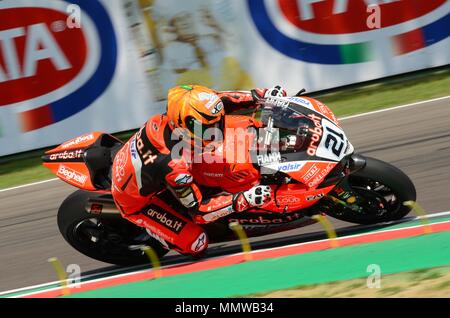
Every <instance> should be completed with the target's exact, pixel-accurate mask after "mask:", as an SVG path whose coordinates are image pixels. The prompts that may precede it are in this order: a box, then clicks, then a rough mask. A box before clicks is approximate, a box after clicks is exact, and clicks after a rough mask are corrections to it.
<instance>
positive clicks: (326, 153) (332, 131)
mask: <svg viewBox="0 0 450 318" xmlns="http://www.w3.org/2000/svg"><path fill="white" fill-rule="evenodd" d="M322 129H323V132H322V133H323V136H322V138H321V140H320V144H319V146H318V148H317V151H316V156H317V157H321V158H324V159H329V160H333V161H340V160H341V159H342V158H343V157H344V156H345V155H346V153H347V148H348V146H349V142H348V139H347V137H346V136H345V133H344V131H343V130H342V129H341V128H339V127H338V126H337V125H335V124H333V123H332V122H331V121H329V120H327V119H322Z"/></svg>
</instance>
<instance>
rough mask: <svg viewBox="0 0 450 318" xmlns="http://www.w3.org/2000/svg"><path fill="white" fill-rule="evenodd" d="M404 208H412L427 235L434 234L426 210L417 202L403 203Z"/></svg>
mask: <svg viewBox="0 0 450 318" xmlns="http://www.w3.org/2000/svg"><path fill="white" fill-rule="evenodd" d="M403 205H404V206H407V207H408V208H411V209H412V210H413V212H414V213H415V214H416V216H417V217H418V218H419V220H420V222H421V223H422V225H423V231H424V233H425V234H429V233H433V228H432V227H431V225H430V220H429V219H428V215H427V213H426V212H425V210H424V209H423V208H422V207H421V206H420V205H419V203H417V202H415V201H405V202H403Z"/></svg>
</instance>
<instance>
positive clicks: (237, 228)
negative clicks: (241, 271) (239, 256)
mask: <svg viewBox="0 0 450 318" xmlns="http://www.w3.org/2000/svg"><path fill="white" fill-rule="evenodd" d="M229 226H230V229H232V230H233V231H234V233H236V235H237V237H238V238H239V240H240V241H241V245H242V251H243V252H244V260H245V261H251V260H252V254H251V253H250V252H251V251H252V248H251V246H250V242H249V241H248V238H247V234H245V231H244V229H243V228H242V226H241V225H240V224H239V223H238V222H232V223H230V225H229Z"/></svg>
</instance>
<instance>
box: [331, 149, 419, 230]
mask: <svg viewBox="0 0 450 318" xmlns="http://www.w3.org/2000/svg"><path fill="white" fill-rule="evenodd" d="M365 159H366V165H365V167H364V168H362V169H361V170H358V171H357V172H355V173H353V174H351V175H350V176H348V177H347V178H346V179H345V180H343V182H342V183H341V184H339V185H338V186H337V187H336V188H335V189H334V190H333V191H332V192H331V193H330V195H329V198H328V204H325V205H324V208H325V213H326V214H328V215H330V216H332V217H335V218H337V219H339V220H342V221H346V222H351V223H357V224H376V223H381V222H388V221H394V220H398V219H401V218H403V217H404V216H405V215H407V214H408V213H409V212H410V210H411V209H410V208H409V207H407V206H405V205H403V203H404V202H405V201H415V200H416V189H415V187H414V184H413V183H412V181H411V179H410V178H409V177H408V176H407V175H406V174H405V173H403V171H401V170H400V169H398V168H396V167H394V166H392V165H390V164H388V163H386V162H383V161H381V160H377V159H374V158H370V157H365Z"/></svg>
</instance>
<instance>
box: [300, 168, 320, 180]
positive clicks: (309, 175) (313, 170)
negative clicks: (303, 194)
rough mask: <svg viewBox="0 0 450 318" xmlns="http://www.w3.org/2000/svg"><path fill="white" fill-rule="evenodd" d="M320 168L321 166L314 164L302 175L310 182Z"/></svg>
mask: <svg viewBox="0 0 450 318" xmlns="http://www.w3.org/2000/svg"><path fill="white" fill-rule="evenodd" d="M319 170H320V169H319V167H317V165H313V166H312V167H311V168H309V170H308V171H307V172H306V173H305V175H304V176H303V177H302V179H303V181H304V182H308V181H309V180H311V179H312V178H313V177H314V176H315V175H316V174H317V173H318V172H319Z"/></svg>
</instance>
